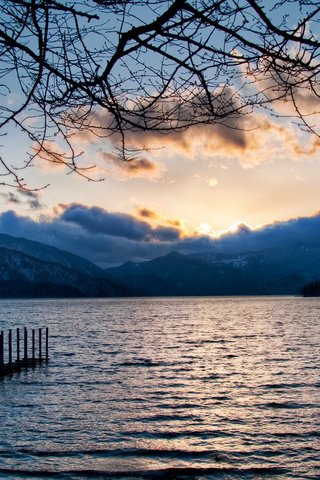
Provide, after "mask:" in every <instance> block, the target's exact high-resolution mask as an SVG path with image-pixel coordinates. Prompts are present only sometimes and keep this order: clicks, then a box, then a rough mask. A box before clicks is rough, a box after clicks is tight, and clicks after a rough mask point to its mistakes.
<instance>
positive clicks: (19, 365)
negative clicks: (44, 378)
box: [0, 327, 49, 377]
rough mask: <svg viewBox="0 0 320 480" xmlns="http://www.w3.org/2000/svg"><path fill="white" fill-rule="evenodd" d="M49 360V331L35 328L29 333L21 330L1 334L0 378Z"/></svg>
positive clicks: (25, 329)
mask: <svg viewBox="0 0 320 480" xmlns="http://www.w3.org/2000/svg"><path fill="white" fill-rule="evenodd" d="M48 360H49V329H48V327H46V328H38V329H35V328H33V329H32V330H31V332H28V330H27V328H26V327H25V328H24V329H23V335H21V331H20V329H19V328H17V329H15V335H14V331H13V330H12V329H10V330H9V331H8V334H7V335H5V333H4V332H3V330H1V332H0V377H4V376H5V375H9V374H10V373H14V372H18V371H20V370H22V369H23V368H28V367H34V366H36V365H37V364H40V363H43V362H45V363H47V362H48Z"/></svg>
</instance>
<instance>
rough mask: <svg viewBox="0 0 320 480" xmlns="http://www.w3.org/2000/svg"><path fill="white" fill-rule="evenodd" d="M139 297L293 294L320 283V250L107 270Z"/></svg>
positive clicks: (199, 257) (199, 256)
mask: <svg viewBox="0 0 320 480" xmlns="http://www.w3.org/2000/svg"><path fill="white" fill-rule="evenodd" d="M106 273H107V274H108V277H109V278H111V279H113V280H116V281H117V282H119V283H121V284H122V285H128V282H130V288H131V290H132V291H133V293H134V294H135V295H187V296H190V295H288V294H299V293H300V292H301V289H302V287H303V285H304V284H306V283H308V282H310V281H312V280H315V279H317V278H320V247H319V246H315V245H302V244H301V245H296V246H294V247H284V248H283V249H280V248H277V249H266V250H262V251H259V252H244V253H241V254H223V253H212V252H205V253H196V254H190V255H182V254H180V253H176V252H173V253H171V254H169V255H166V256H164V257H159V258H156V259H154V260H150V261H148V262H143V263H131V262H127V263H125V264H123V265H122V266H120V267H117V268H109V269H107V270H106Z"/></svg>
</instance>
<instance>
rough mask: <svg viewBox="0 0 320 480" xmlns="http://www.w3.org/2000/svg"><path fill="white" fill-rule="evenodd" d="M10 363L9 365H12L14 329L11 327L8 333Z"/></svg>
mask: <svg viewBox="0 0 320 480" xmlns="http://www.w3.org/2000/svg"><path fill="white" fill-rule="evenodd" d="M8 363H9V366H10V367H11V365H12V330H11V328H10V330H9V334H8Z"/></svg>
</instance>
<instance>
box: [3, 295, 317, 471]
mask: <svg viewBox="0 0 320 480" xmlns="http://www.w3.org/2000/svg"><path fill="white" fill-rule="evenodd" d="M319 318H320V299H316V298H314V299H310V298H309V299H307V298H293V297H292V298H290V297H279V298H276V297H239V298H213V297H210V298H200V297H195V298H139V299H138V298H131V299H81V300H78V299H75V300H73V299H68V300H1V303H0V328H1V329H4V330H5V331H7V330H8V328H11V327H23V326H28V327H30V328H31V327H39V326H48V327H49V331H50V352H49V353H50V361H49V363H48V365H42V366H39V367H36V368H35V369H34V370H32V369H30V370H27V371H23V372H21V373H20V374H14V375H12V376H10V377H6V378H4V379H3V380H0V412H1V423H0V438H1V440H0V478H11V479H20V478H24V479H33V478H43V479H51V478H52V479H56V478H58V479H60V478H61V479H84V478H97V479H104V478H107V479H121V480H125V479H135V480H138V479H158V478H159V479H172V480H173V479H197V480H202V479H206V480H207V479H237V478H241V479H242V478H243V479H254V480H258V479H269V478H275V479H287V478H290V479H294V478H295V479H319V478H320V429H319V423H320V375H319V371H320V348H319V339H320V321H319Z"/></svg>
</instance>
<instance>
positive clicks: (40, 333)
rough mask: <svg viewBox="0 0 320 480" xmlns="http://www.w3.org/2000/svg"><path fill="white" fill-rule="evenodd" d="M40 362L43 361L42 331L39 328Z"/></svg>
mask: <svg viewBox="0 0 320 480" xmlns="http://www.w3.org/2000/svg"><path fill="white" fill-rule="evenodd" d="M39 360H40V362H41V360H42V329H41V328H39Z"/></svg>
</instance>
